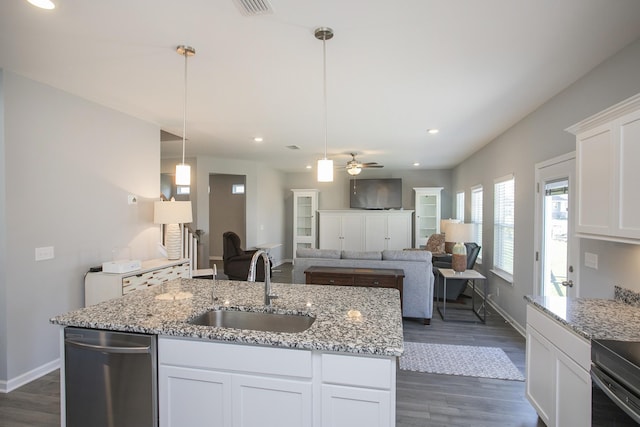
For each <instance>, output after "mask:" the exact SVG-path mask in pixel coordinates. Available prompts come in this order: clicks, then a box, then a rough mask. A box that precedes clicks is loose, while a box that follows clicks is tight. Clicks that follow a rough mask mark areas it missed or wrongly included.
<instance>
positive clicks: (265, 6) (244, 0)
mask: <svg viewBox="0 0 640 427" xmlns="http://www.w3.org/2000/svg"><path fill="white" fill-rule="evenodd" d="M233 1H234V3H235V4H236V5H237V6H238V9H240V12H241V13H242V14H243V15H244V16H256V15H269V14H272V13H273V8H272V7H271V5H270V4H269V2H268V1H267V0H233Z"/></svg>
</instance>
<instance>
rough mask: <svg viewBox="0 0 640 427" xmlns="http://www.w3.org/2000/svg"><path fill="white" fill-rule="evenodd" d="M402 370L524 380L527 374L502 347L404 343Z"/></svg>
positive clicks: (401, 359)
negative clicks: (524, 373)
mask: <svg viewBox="0 0 640 427" xmlns="http://www.w3.org/2000/svg"><path fill="white" fill-rule="evenodd" d="M400 369H403V370H405V371H417V372H429V373H433V374H446V375H461V376H467V377H481V378H497V379H503V380H514V381H524V376H523V375H522V373H520V371H519V370H518V368H516V366H515V365H514V364H513V362H511V360H510V359H509V357H508V356H507V355H506V353H505V352H504V351H503V350H502V349H501V348H498V347H478V346H471V345H449V344H430V343H416V342H407V341H405V342H404V353H403V355H402V356H401V357H400Z"/></svg>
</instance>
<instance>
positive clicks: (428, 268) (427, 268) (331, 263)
mask: <svg viewBox="0 0 640 427" xmlns="http://www.w3.org/2000/svg"><path fill="white" fill-rule="evenodd" d="M311 266H319V267H352V268H358V267H361V268H398V269H401V270H403V271H404V281H403V287H402V299H403V301H402V316H403V317H413V318H420V319H423V320H424V324H425V325H428V324H429V323H430V322H431V315H432V313H433V284H434V278H433V267H432V264H431V252H429V251H398V250H395V251H390V250H384V251H382V252H378V251H375V252H358V251H339V250H333V249H298V250H297V252H296V259H295V262H294V266H293V283H305V275H304V271H305V270H306V269H307V268H309V267H311Z"/></svg>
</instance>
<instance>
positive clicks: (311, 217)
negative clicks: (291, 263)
mask: <svg viewBox="0 0 640 427" xmlns="http://www.w3.org/2000/svg"><path fill="white" fill-rule="evenodd" d="M291 191H293V258H295V257H296V251H297V250H298V249H299V248H316V245H317V243H316V241H317V237H316V230H317V229H318V225H317V221H316V218H317V217H316V212H317V210H318V190H314V189H304V190H302V189H294V190H291Z"/></svg>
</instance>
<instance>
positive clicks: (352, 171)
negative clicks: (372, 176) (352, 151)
mask: <svg viewBox="0 0 640 427" xmlns="http://www.w3.org/2000/svg"><path fill="white" fill-rule="evenodd" d="M360 172H362V168H361V167H358V166H354V167H351V168H348V169H347V173H348V174H349V175H359V174H360Z"/></svg>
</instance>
